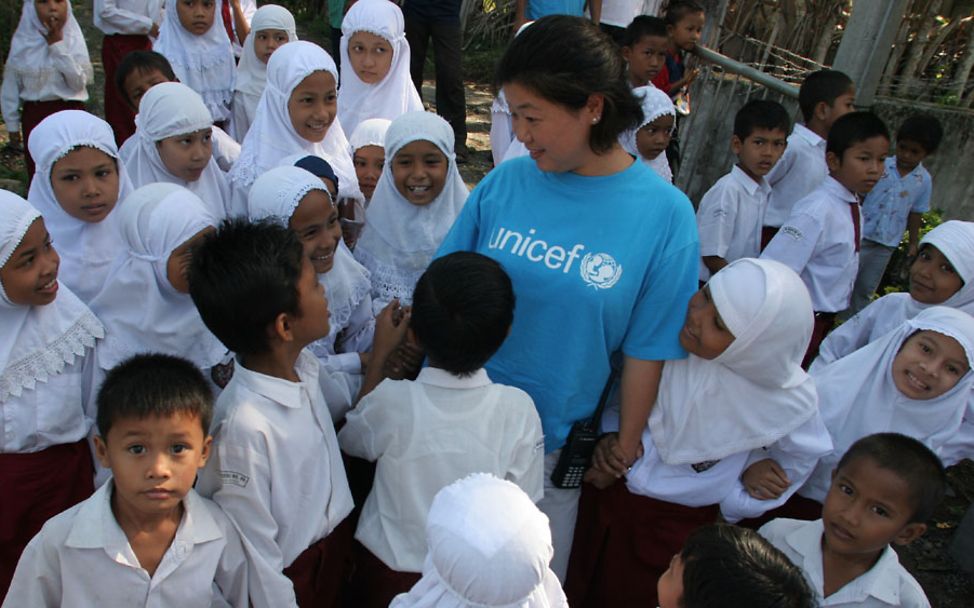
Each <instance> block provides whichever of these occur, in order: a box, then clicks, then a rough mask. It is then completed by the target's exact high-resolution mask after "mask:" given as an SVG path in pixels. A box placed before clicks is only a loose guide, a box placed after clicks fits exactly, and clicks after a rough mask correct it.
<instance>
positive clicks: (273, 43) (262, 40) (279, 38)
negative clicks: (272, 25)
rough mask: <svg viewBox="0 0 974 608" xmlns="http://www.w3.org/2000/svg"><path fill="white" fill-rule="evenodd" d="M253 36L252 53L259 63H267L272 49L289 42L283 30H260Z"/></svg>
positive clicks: (272, 52)
mask: <svg viewBox="0 0 974 608" xmlns="http://www.w3.org/2000/svg"><path fill="white" fill-rule="evenodd" d="M253 36H254V55H257V59H259V60H260V62H261V63H267V60H268V59H270V58H271V55H273V54H274V51H276V50H277V49H279V48H280V47H282V46H284V45H285V44H287V43H288V42H289V39H288V37H287V32H286V31H284V30H260V31H259V32H256V33H254V34H253Z"/></svg>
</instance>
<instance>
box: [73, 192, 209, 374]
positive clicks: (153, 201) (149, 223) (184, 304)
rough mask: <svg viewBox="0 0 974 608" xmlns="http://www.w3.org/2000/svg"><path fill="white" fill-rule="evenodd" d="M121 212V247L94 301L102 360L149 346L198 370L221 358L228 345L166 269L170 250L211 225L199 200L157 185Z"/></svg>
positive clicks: (113, 361)
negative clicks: (102, 330)
mask: <svg viewBox="0 0 974 608" xmlns="http://www.w3.org/2000/svg"><path fill="white" fill-rule="evenodd" d="M119 211H120V212H121V213H120V216H119V224H120V226H121V230H122V238H123V240H124V242H125V245H126V251H125V254H124V256H123V257H122V258H120V259H119V260H118V262H117V263H116V264H115V266H114V267H113V268H112V271H111V274H110V275H109V277H108V282H107V283H106V284H105V288H104V289H103V290H102V291H101V293H99V294H98V295H97V296H96V297H95V299H94V300H92V302H91V309H92V310H94V311H95V314H97V315H98V318H100V319H101V320H102V322H104V323H105V327H106V328H107V330H108V331H107V334H108V335H107V336H106V337H105V340H104V341H103V342H102V344H101V346H99V351H98V362H99V364H100V365H101V366H102V368H104V369H111V368H112V367H114V366H115V365H117V364H118V363H120V362H121V361H123V360H124V359H127V358H129V357H131V356H132V355H135V354H138V353H141V352H149V351H152V352H160V353H164V354H168V355H176V356H179V357H185V358H186V359H189V360H190V361H192V362H193V363H194V364H196V366H197V367H199V368H200V369H203V370H206V369H209V368H211V367H213V366H214V365H216V364H217V363H220V362H221V360H222V359H223V357H224V355H225V354H226V352H227V349H226V348H225V347H224V346H223V344H221V343H220V341H219V340H217V339H216V337H215V336H214V335H213V334H211V333H210V330H208V329H207V328H206V326H205V325H204V324H203V320H202V319H201V318H200V315H199V312H197V310H196V306H195V305H194V304H193V300H192V299H191V298H190V297H189V294H185V293H179V292H178V291H176V289H175V288H174V287H173V286H172V284H171V283H170V282H169V278H168V276H167V273H166V265H167V263H168V262H169V256H170V255H171V254H172V252H173V250H174V249H176V248H177V247H179V246H180V245H182V244H183V243H185V242H186V241H188V240H189V239H190V238H192V237H193V236H194V235H196V234H197V233H198V232H200V231H201V230H203V229H204V228H207V227H208V226H213V224H214V222H213V219H212V218H211V217H210V215H209V214H208V213H207V212H206V209H205V208H204V206H203V201H201V200H200V199H199V197H198V196H196V195H195V194H193V193H192V192H190V191H189V190H187V189H186V188H182V187H180V186H177V185H175V184H165V183H158V184H150V185H148V186H143V187H142V188H139V189H138V190H136V191H135V192H133V193H132V195H131V196H130V197H128V198H127V199H126V200H125V201H123V203H122V207H121V209H120V210H119Z"/></svg>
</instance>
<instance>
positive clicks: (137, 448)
mask: <svg viewBox="0 0 974 608" xmlns="http://www.w3.org/2000/svg"><path fill="white" fill-rule="evenodd" d="M125 449H126V451H128V453H129V454H135V455H136V456H139V455H141V454H144V453H145V446H144V445H139V444H136V445H130V446H129V447H127V448H125Z"/></svg>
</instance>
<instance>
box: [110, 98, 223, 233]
mask: <svg viewBox="0 0 974 608" xmlns="http://www.w3.org/2000/svg"><path fill="white" fill-rule="evenodd" d="M135 127H136V128H135V135H134V136H132V137H130V138H129V139H128V141H126V142H125V143H124V144H122V150H121V152H120V154H121V157H122V161H123V162H124V163H125V167H126V169H128V173H129V177H130V178H131V179H132V185H133V186H134V187H136V188H141V187H142V186H147V185H149V184H154V183H156V182H165V183H170V184H176V185H178V186H182V187H184V188H186V189H188V190H189V191H190V192H192V193H193V194H195V195H196V196H198V197H199V198H200V199H202V200H203V202H204V204H205V205H206V210H207V211H208V212H209V214H210V215H211V216H212V217H213V220H214V221H216V222H219V221H220V220H221V219H223V218H224V217H227V216H228V215H231V213H230V209H228V204H229V203H230V186H229V184H227V177H226V175H225V174H224V173H223V171H221V170H220V166H219V165H218V164H217V161H216V159H215V158H213V148H212V140H211V133H212V128H213V118H212V117H211V116H210V112H209V110H207V109H206V106H205V105H204V104H203V99H202V98H201V97H200V96H199V94H198V93H197V92H196V91H194V90H192V89H191V88H189V87H187V86H186V85H184V84H182V83H179V82H163V83H160V84H157V85H155V86H153V87H152V88H151V89H149V90H148V91H146V94H145V95H143V96H142V101H141V102H139V114H138V116H136V117H135ZM163 140H166V141H165V142H164V141H163ZM164 146H165V149H163V147H164Z"/></svg>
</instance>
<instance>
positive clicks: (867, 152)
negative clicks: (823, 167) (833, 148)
mask: <svg viewBox="0 0 974 608" xmlns="http://www.w3.org/2000/svg"><path fill="white" fill-rule="evenodd" d="M888 152H889V140H888V139H886V138H885V137H883V136H882V135H877V136H875V137H870V138H869V139H867V140H864V141H860V142H856V143H854V144H852V145H851V146H849V147H848V148H847V149H846V151H845V152H843V153H842V158H839V157H838V156H837V155H836V154H835V153H834V152H828V153H826V155H825V160H826V162H827V163H828V165H829V175H831V176H832V177H833V178H835V180H836V181H838V182H839V183H840V184H842V185H843V186H845V187H846V188H848V189H849V190H851V191H852V192H855V193H857V194H866V193H868V192H869V191H870V190H872V189H873V186H875V185H876V182H878V181H879V178H880V177H882V176H883V171H884V169H885V167H884V166H883V161H885V160H886V154H887V153H888Z"/></svg>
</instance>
